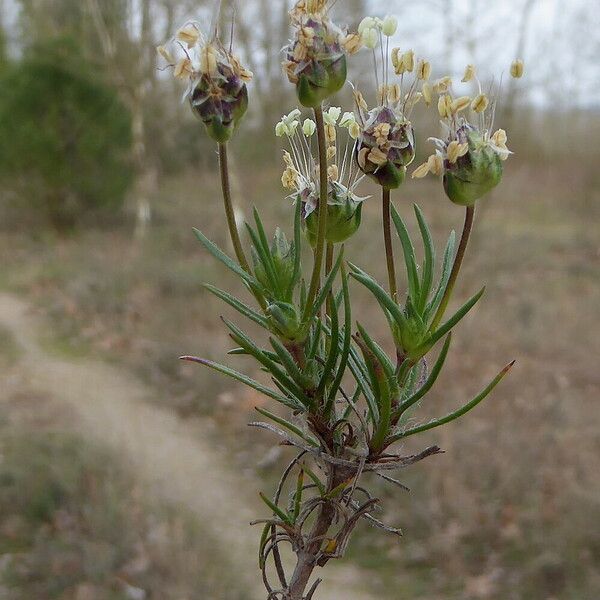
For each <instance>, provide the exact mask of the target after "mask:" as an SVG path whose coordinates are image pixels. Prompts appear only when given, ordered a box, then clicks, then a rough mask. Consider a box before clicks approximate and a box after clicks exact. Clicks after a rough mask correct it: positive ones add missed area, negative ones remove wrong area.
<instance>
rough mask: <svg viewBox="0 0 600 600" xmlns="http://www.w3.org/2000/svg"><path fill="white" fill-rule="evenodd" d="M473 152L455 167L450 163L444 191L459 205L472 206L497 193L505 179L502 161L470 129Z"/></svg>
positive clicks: (467, 136) (478, 135)
mask: <svg viewBox="0 0 600 600" xmlns="http://www.w3.org/2000/svg"><path fill="white" fill-rule="evenodd" d="M465 136H466V140H467V141H468V144H469V151H468V152H467V154H465V155H464V156H461V157H460V158H459V159H458V160H457V161H456V163H455V164H450V163H448V161H446V164H445V165H444V166H445V171H444V190H445V191H446V195H447V196H448V198H450V200H452V202H454V203H455V204H460V205H462V206H472V205H473V204H475V202H476V201H477V200H479V198H481V197H482V196H485V194H487V193H488V192H490V191H491V190H493V189H494V188H495V187H496V186H497V185H498V184H499V183H500V180H501V179H502V172H503V166H502V160H501V159H500V156H499V155H498V153H497V152H496V151H495V150H494V149H493V148H492V147H491V146H490V145H489V144H488V143H487V142H486V141H485V140H484V139H483V137H482V135H481V134H480V133H479V132H478V131H476V130H474V129H469V130H467V132H466V134H465Z"/></svg>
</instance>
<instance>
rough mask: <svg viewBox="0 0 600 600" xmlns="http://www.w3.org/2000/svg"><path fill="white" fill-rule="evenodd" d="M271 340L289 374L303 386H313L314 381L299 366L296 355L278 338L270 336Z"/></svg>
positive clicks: (305, 387) (304, 387) (303, 387)
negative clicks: (295, 358)
mask: <svg viewBox="0 0 600 600" xmlns="http://www.w3.org/2000/svg"><path fill="white" fill-rule="evenodd" d="M269 341H270V342H271V345H272V346H273V349H274V350H275V353H276V355H277V357H278V359H279V362H280V363H281V365H282V366H283V367H284V368H285V370H286V371H287V373H288V375H289V376H290V377H291V378H292V379H293V380H294V381H295V382H296V383H297V384H298V385H299V386H300V387H301V388H302V389H307V388H311V387H313V383H312V381H311V380H310V378H309V377H307V376H306V375H305V374H304V373H303V372H302V371H301V370H300V368H299V367H298V365H297V364H296V361H295V360H294V357H293V356H292V355H291V354H290V352H289V350H288V349H287V348H286V347H285V346H284V345H283V344H282V343H281V342H280V341H279V340H278V339H277V338H273V337H270V338H269Z"/></svg>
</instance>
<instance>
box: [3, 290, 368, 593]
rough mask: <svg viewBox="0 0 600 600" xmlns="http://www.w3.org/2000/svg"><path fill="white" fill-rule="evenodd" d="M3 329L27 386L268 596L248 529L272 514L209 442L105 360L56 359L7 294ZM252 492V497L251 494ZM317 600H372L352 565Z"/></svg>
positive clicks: (335, 574)
mask: <svg viewBox="0 0 600 600" xmlns="http://www.w3.org/2000/svg"><path fill="white" fill-rule="evenodd" d="M0 325H2V326H3V327H4V328H6V329H8V330H9V331H10V332H11V333H12V335H13V336H14V338H15V340H16V342H17V344H18V345H19V347H20V348H21V351H22V352H21V355H20V359H19V360H20V362H21V364H22V366H23V367H25V368H24V371H25V373H26V381H27V382H28V383H29V384H30V385H31V386H32V387H34V388H36V389H40V390H43V391H45V392H47V393H49V394H50V395H51V396H52V397H53V398H54V399H55V400H56V401H58V402H59V403H61V404H64V405H65V406H67V407H68V408H69V409H71V410H70V411H69V413H70V414H74V415H75V419H74V422H72V423H68V424H65V425H68V426H71V427H72V428H73V429H74V430H76V431H78V432H81V433H83V434H84V435H86V436H89V437H91V438H92V439H94V441H96V442H99V443H101V444H103V445H105V446H107V447H109V448H110V449H111V450H112V451H113V452H115V453H116V454H117V455H122V456H123V457H124V458H125V459H126V461H127V462H128V463H129V464H131V465H132V466H133V468H134V469H135V470H136V472H137V473H139V475H140V476H141V477H142V479H143V480H145V481H146V482H148V483H149V484H150V485H151V486H152V487H153V488H154V489H155V490H156V491H157V493H158V494H160V495H161V496H162V498H164V499H165V500H167V501H170V502H174V503H179V504H182V505H185V506H186V507H187V508H188V509H190V510H191V511H193V512H194V513H195V514H197V515H198V517H199V518H200V519H202V522H203V523H204V524H205V526H207V527H208V528H209V530H211V533H212V535H213V536H214V538H215V539H218V540H220V541H221V542H222V544H223V547H224V548H226V549H227V552H228V554H229V556H230V558H231V563H232V572H235V574H236V578H237V579H238V580H242V581H243V582H244V584H245V585H246V586H247V589H248V600H260V599H262V598H264V597H265V595H266V594H265V592H264V590H263V588H262V585H261V584H260V582H259V576H260V574H259V572H258V570H257V566H256V553H257V549H256V545H257V539H256V536H257V535H258V532H257V530H255V529H253V528H250V527H249V525H248V523H249V522H250V521H251V520H252V519H254V518H256V517H257V515H260V514H261V511H262V512H264V507H262V508H261V507H259V506H258V504H257V503H256V500H255V498H256V496H255V495H252V494H251V493H250V492H251V491H252V490H254V488H255V487H256V482H255V481H251V480H244V476H243V475H240V474H239V473H236V472H234V471H233V470H232V469H231V466H230V465H228V464H226V462H225V461H224V458H223V457H222V456H221V455H220V454H218V453H217V452H215V450H214V449H213V448H212V447H211V445H210V443H209V442H208V440H209V439H210V435H209V434H208V430H207V428H205V429H204V431H205V432H206V435H202V432H203V425H202V423H200V424H198V423H197V422H195V423H194V426H193V429H192V427H191V426H190V425H189V423H186V422H185V421H184V420H182V419H181V418H179V417H177V416H176V414H175V413H174V412H173V411H170V410H168V409H166V408H161V407H160V406H158V405H157V402H152V401H153V400H156V394H155V393H154V392H153V391H152V389H151V388H149V387H148V386H147V385H145V384H144V383H143V382H142V381H140V380H139V379H137V378H135V377H134V376H133V375H131V374H130V373H128V372H126V371H125V370H123V369H119V368H118V367H116V366H112V365H109V364H107V363H105V362H102V361H100V360H91V359H87V358H86V359H76V360H70V359H65V358H64V357H61V356H57V355H54V354H51V353H50V352H49V351H48V350H47V349H45V348H44V346H43V345H42V344H40V342H39V338H40V336H41V335H43V334H44V333H45V332H46V331H47V327H46V326H45V324H44V323H43V322H42V320H41V319H39V318H38V317H36V316H35V314H34V313H33V312H32V310H31V308H30V306H29V305H28V304H27V303H26V302H24V301H23V300H22V299H20V298H18V297H16V296H13V295H11V294H4V293H0ZM244 490H247V492H245V491H244ZM330 564H331V563H330ZM323 575H324V576H325V582H324V583H323V584H322V589H320V591H319V594H317V599H316V600H334V599H335V600H367V599H368V598H369V596H368V594H367V593H363V592H361V591H360V584H359V580H360V578H359V577H358V573H357V572H356V571H355V570H354V569H353V568H351V567H350V566H348V565H347V564H339V563H333V564H332V566H331V567H330V566H329V565H328V568H327V571H326V572H325V573H324V574H323Z"/></svg>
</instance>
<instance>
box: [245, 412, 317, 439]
mask: <svg viewBox="0 0 600 600" xmlns="http://www.w3.org/2000/svg"><path fill="white" fill-rule="evenodd" d="M254 408H255V410H256V411H257V412H259V413H260V414H261V415H263V417H267V419H271V421H274V422H275V423H277V424H278V425H281V426H282V427H285V428H286V429H288V430H289V431H291V432H292V433H294V434H295V435H297V436H298V437H299V438H300V439H303V440H304V441H305V442H308V443H309V444H310V445H311V446H319V443H318V442H317V441H315V440H314V439H313V438H312V437H310V436H309V435H306V434H305V433H304V432H303V431H302V429H300V428H299V427H296V425H294V424H293V423H290V422H289V421H288V420H286V419H284V418H283V417H278V416H277V415H276V414H273V413H272V412H270V411H268V410H266V409H265V408H260V407H258V406H255V407H254Z"/></svg>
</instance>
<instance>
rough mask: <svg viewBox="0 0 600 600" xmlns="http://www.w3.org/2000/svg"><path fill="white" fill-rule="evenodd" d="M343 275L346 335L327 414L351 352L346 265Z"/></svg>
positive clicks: (349, 307)
mask: <svg viewBox="0 0 600 600" xmlns="http://www.w3.org/2000/svg"><path fill="white" fill-rule="evenodd" d="M341 275H342V294H343V302H344V337H343V341H342V352H341V354H340V364H339V365H338V368H337V374H336V377H335V380H334V382H333V384H332V385H331V388H330V389H329V396H328V399H327V406H326V411H325V414H329V413H330V412H331V408H332V407H333V404H334V402H335V396H336V394H337V393H338V390H339V389H340V385H341V384H342V379H343V377H344V373H345V372H346V366H347V365H348V355H349V354H350V344H351V343H352V307H351V305H350V291H349V289H348V276H347V275H346V269H345V267H344V265H342V266H341Z"/></svg>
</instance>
